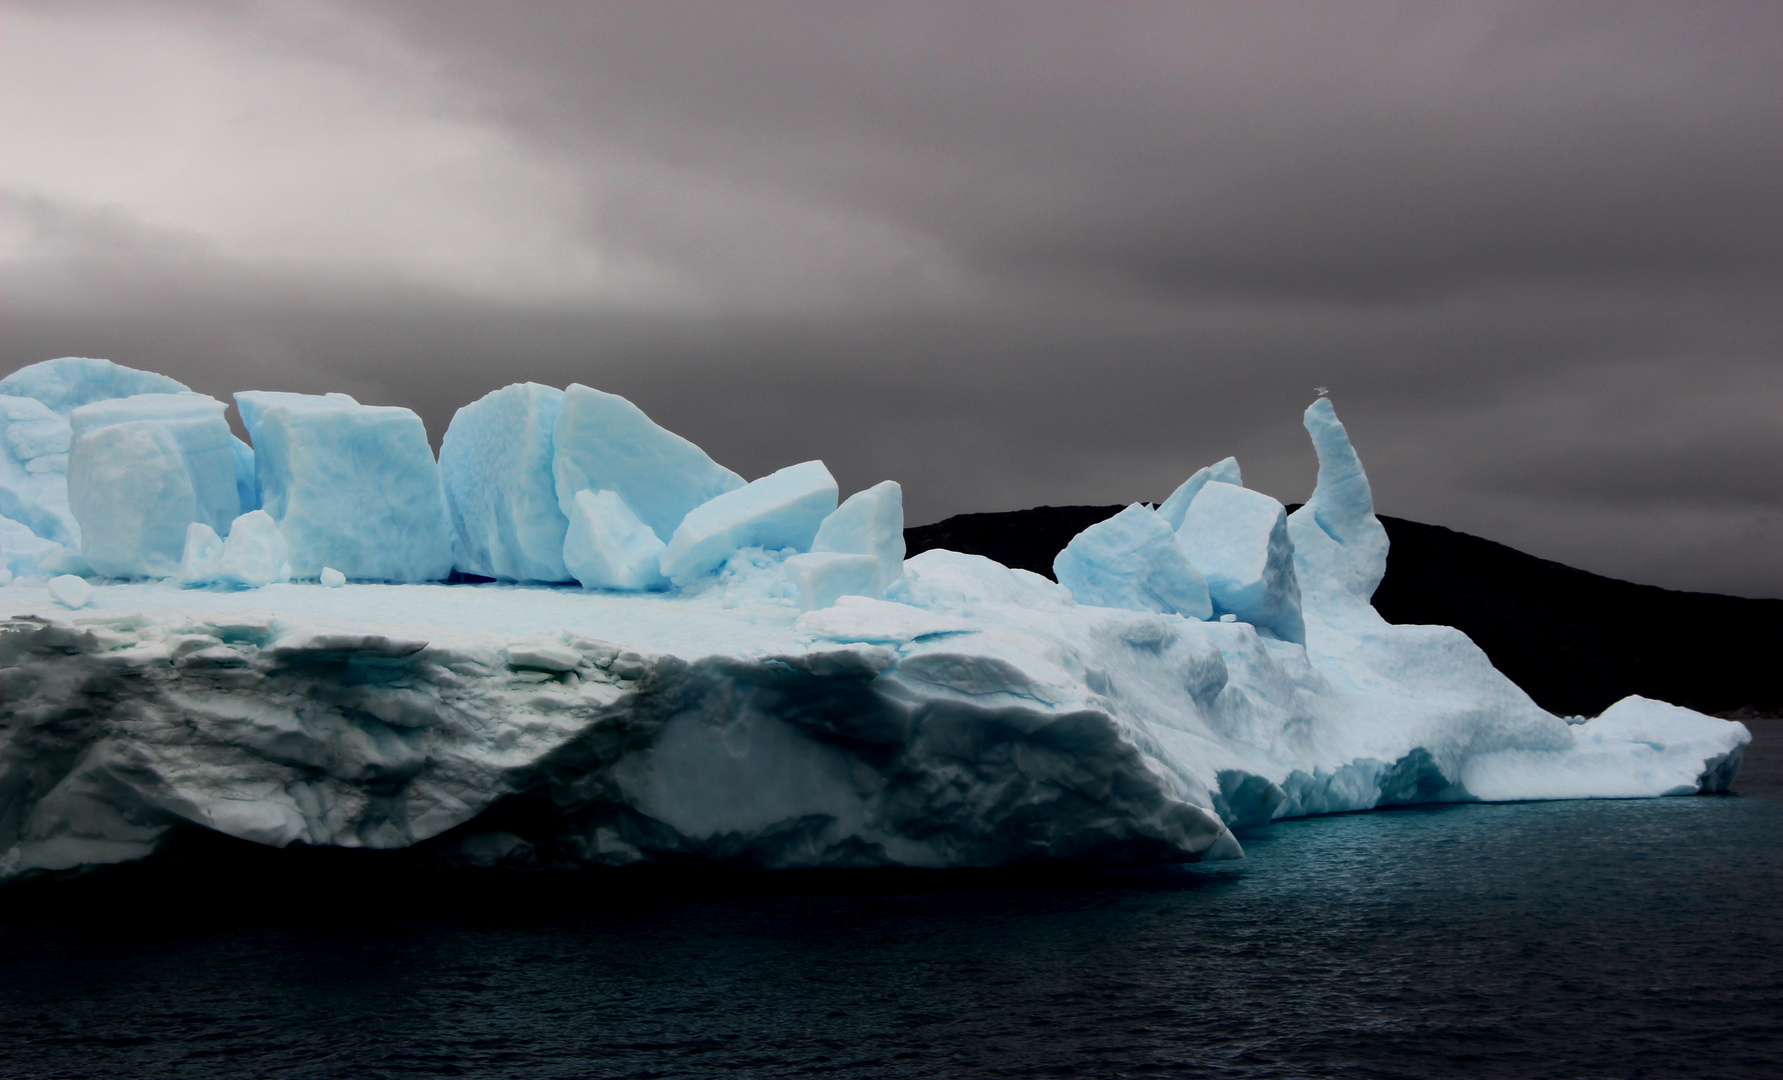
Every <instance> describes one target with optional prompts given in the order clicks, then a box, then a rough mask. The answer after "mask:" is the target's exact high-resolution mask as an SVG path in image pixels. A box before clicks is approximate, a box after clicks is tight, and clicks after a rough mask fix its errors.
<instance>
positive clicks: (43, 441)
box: [0, 396, 80, 545]
mask: <svg viewBox="0 0 1783 1080" xmlns="http://www.w3.org/2000/svg"><path fill="white" fill-rule="evenodd" d="M72 434H73V432H72V429H71V428H70V427H69V425H68V420H67V418H66V417H64V416H62V415H60V414H58V413H56V412H55V411H54V410H52V409H51V408H50V407H49V406H48V405H45V404H44V403H43V402H41V401H38V400H36V399H34V398H28V397H12V396H0V515H4V516H6V517H9V518H11V519H13V520H14V521H17V522H18V523H19V524H21V525H23V526H25V527H26V528H28V529H30V530H31V532H32V533H34V534H35V535H37V536H39V537H41V538H43V539H45V540H51V541H54V542H56V543H58V544H69V545H78V544H79V543H80V526H79V525H78V524H76V523H75V520H74V514H73V513H72V512H71V511H70V510H69V509H68V443H69V440H70V438H71V437H72Z"/></svg>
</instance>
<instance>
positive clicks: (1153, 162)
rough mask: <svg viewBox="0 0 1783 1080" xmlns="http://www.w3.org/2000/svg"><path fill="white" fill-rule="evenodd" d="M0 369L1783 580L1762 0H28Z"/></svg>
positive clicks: (927, 498) (1774, 92)
mask: <svg viewBox="0 0 1783 1080" xmlns="http://www.w3.org/2000/svg"><path fill="white" fill-rule="evenodd" d="M0 11H4V15H3V16H0V17H3V18H4V19H5V24H6V32H5V34H4V37H3V39H0V40H3V44H0V50H4V64H3V67H0V71H4V75H3V76H0V78H4V81H5V83H6V84H7V86H6V93H5V94H4V95H3V96H0V237H4V238H5V243H4V245H0V297H3V298H4V299H3V301H0V302H3V303H4V305H5V322H4V327H5V329H4V333H3V334H0V370H10V369H12V368H14V367H17V366H20V365H22V364H25V363H30V362H32V361H35V360H40V359H45V358H47V357H51V356H59V355H65V354H88V355H100V356H108V357H110V358H112V359H115V360H117V361H119V362H121V363H127V364H132V365H134V366H139V367H148V368H153V369H155V370H160V371H165V372H167V373H168V374H171V375H174V376H175V377H178V378H180V379H182V380H184V381H186V382H188V383H189V384H191V385H193V386H195V387H197V388H199V389H202V390H205V391H207V392H211V393H217V394H226V393H227V392H229V391H232V390H236V389H245V388H269V389H297V390H324V389H343V390H347V391H349V392H351V393H354V394H355V395H358V396H360V397H361V399H362V400H368V401H376V402H388V403H396V404H404V405H408V406H410V407H413V408H415V409H417V410H418V411H420V412H421V413H422V415H423V417H424V418H425V419H426V420H427V422H428V426H429V429H430V430H431V431H432V432H433V433H434V435H435V437H436V438H437V437H438V435H439V433H440V432H441V431H443V430H444V427H445V425H446V423H447V421H448V420H449V419H450V417H451V414H452V411H453V410H454V409H455V408H456V407H457V406H459V405H461V404H463V403H465V402H467V401H469V400H471V399H473V398H475V397H477V396H479V395H480V394H482V393H485V392H487V391H488V390H491V389H494V388H495V387H498V386H500V385H502V384H504V383H507V382H511V381H515V380H518V379H535V380H538V381H545V382H554V383H557V384H559V385H561V384H562V383H565V382H568V381H571V380H578V381H582V382H587V383H591V384H593V385H597V386H601V387H603V388H605V389H609V390H613V391H615V392H618V393H622V394H626V395H627V396H630V397H632V398H633V399H634V400H636V401H638V402H639V404H641V405H642V406H643V407H644V408H645V409H646V410H647V411H649V412H650V413H651V414H652V415H653V416H655V417H657V418H658V419H659V420H661V421H662V422H663V423H665V424H667V425H668V426H670V427H671V428H674V429H675V430H678V431H681V432H683V433H684V434H686V435H688V436H689V437H691V438H693V439H695V440H696V441H698V442H700V443H701V444H702V445H704V446H706V447H707V448H708V449H709V450H711V452H712V453H713V454H714V455H715V456H716V457H718V458H719V459H720V460H723V461H725V462H726V463H727V464H729V465H731V466H732V467H734V468H736V469H738V470H739V471H741V472H743V473H745V474H748V475H758V474H761V473H764V472H766V471H769V470H770V469H773V468H776V467H778V466H781V465H785V464H788V463H790V462H793V461H797V460H802V459H805V458H809V457H817V456H821V457H823V458H824V459H825V460H826V461H828V462H830V464H831V466H832V468H833V469H834V470H835V471H836V473H837V475H838V477H839V478H840V479H841V480H842V482H843V484H844V486H848V487H862V486H865V485H867V484H869V483H871V482H873V481H876V480H878V479H881V478H884V477H893V478H896V479H899V480H901V481H903V482H904V484H905V489H906V494H907V500H908V505H909V509H910V514H911V520H912V521H923V520H933V519H935V518H938V517H941V516H945V515H947V514H951V513H957V512H962V511H969V510H991V509H1008V508H1015V507H1021V506H1027V505H1034V504H1037V503H1043V502H1051V503H1067V502H1115V501H1123V500H1130V499H1157V498H1160V497H1162V495H1163V494H1164V493H1166V492H1168V491H1169V490H1170V488H1171V487H1173V486H1174V485H1175V483H1176V482H1177V481H1179V480H1180V479H1181V478H1182V477H1183V476H1184V475H1186V474H1187V472H1188V471H1190V470H1191V469H1193V468H1194V467H1196V466H1198V465H1201V464H1205V463H1206V462H1208V461H1211V460H1214V459H1215V458H1218V457H1221V456H1224V455H1225V454H1227V453H1236V454H1238V455H1239V457H1240V458H1241V459H1242V460H1243V461H1244V463H1245V475H1246V479H1247V481H1249V482H1251V483H1252V484H1254V485H1256V486H1258V487H1260V488H1262V489H1264V490H1267V491H1269V492H1271V493H1272V494H1275V495H1277V496H1279V497H1281V498H1283V499H1286V500H1294V499H1299V498H1303V497H1304V496H1305V494H1306V492H1307V491H1308V490H1310V486H1311V481H1312V461H1311V454H1310V452H1309V451H1307V449H1306V448H1305V446H1304V436H1303V434H1302V433H1301V432H1300V431H1299V423H1298V421H1299V411H1300V409H1301V408H1302V407H1303V406H1304V404H1305V402H1306V400H1307V398H1308V397H1310V394H1311V389H1312V387H1313V386H1314V385H1326V386H1330V387H1332V388H1333V393H1334V396H1335V398H1336V399H1337V401H1338V404H1339V407H1340V409H1341V410H1342V412H1343V415H1344V418H1345V420H1346V422H1348V424H1349V426H1350V428H1351V431H1352V433H1353V434H1354V436H1355V438H1356V441H1357V444H1358V446H1359V448H1360V450H1361V451H1362V453H1363V455H1364V459H1365V461H1366V462H1367V463H1368V465H1369V468H1370V472H1371V476H1372V477H1373V479H1374V485H1375V489H1376V493H1377V497H1378V499H1379V501H1380V505H1381V508H1382V510H1383V511H1384V512H1387V513H1394V514H1400V515H1403V516H1407V517H1413V518H1418V519H1421V520H1426V521H1434V522H1438V523H1441V524H1447V525H1450V526H1453V527H1456V528H1461V529H1465V530H1468V531H1472V532H1477V533H1480V534H1483V535H1486V536H1490V537H1492V538H1494V539H1498V540H1502V541H1504V542H1506V543H1510V544H1513V545H1515V546H1519V547H1523V548H1525V549H1527V550H1532V551H1535V552H1537V553H1539V554H1542V555H1545V556H1548V557H1551V558H1556V559H1561V560H1563V561H1566V562H1570V563H1573V564H1575V565H1581V566H1585V567H1588V568H1591V569H1595V570H1599V571H1601V572H1606V573H1612V574H1617V575H1621V576H1628V577H1633V578H1636V579H1638V580H1645V581H1652V582H1655V583H1659V584H1666V585H1672V586H1677V587H1690V588H1704V589H1714V590H1721V591H1731V592H1739V593H1745V594H1750V595H1783V559H1779V557H1778V554H1777V553H1778V551H1779V550H1783V547H1780V544H1783V470H1780V469H1779V468H1778V463H1779V461H1780V453H1783V421H1780V420H1779V419H1778V406H1779V405H1780V404H1783V317H1780V316H1779V314H1778V312H1779V310H1780V307H1783V305H1779V303H1778V299H1779V297H1780V296H1783V291H1780V289H1779V286H1780V285H1783V200H1779V199H1778V198H1777V177H1779V176H1783V92H1780V91H1779V84H1778V82H1777V79H1776V75H1775V73H1776V71H1777V70H1779V69H1780V68H1783V14H1780V13H1779V9H1777V8H1776V7H1774V6H1771V5H1756V4H1729V5H1716V4H1690V5H1680V4H1663V5H1645V4H1638V3H1614V4H1584V3H1579V4H1564V5H1557V4H1494V3H1471V4H1458V5H1441V4H1435V5H1433V4H1383V3H1366V4H1356V3H1345V4H1329V5H1319V4H1279V5H1278V4H1252V5H1219V4H1207V5H1201V4H1175V5H1163V4H1140V5H1051V4H1043V3H1034V2H1025V3H1021V4H1009V5H997V4H935V5H924V4H897V5H857V6H832V5H814V4H722V5H695V4H675V5H650V4H628V5H594V4H551V3H545V2H531V3H525V4H492V3H487V2H476V3H452V2H445V0H436V2H433V3H429V4H427V5H413V4H398V3H391V4H378V3H372V4H353V5H344V4H343V5H331V4H189V5H187V4H181V5H174V4H167V5H152V6H146V5H123V4H98V3H87V4H83V3H75V4H54V5H48V4H18V5H8V6H5V7H4V8H0Z"/></svg>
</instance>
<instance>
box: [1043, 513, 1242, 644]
mask: <svg viewBox="0 0 1783 1080" xmlns="http://www.w3.org/2000/svg"><path fill="white" fill-rule="evenodd" d="M1052 565H1053V573H1054V574H1055V575H1056V576H1057V577H1058V579H1059V584H1061V585H1063V586H1065V587H1066V588H1067V589H1070V590H1071V595H1072V596H1073V597H1074V598H1076V600H1077V602H1078V603H1080V604H1092V605H1095V606H1097V607H1113V608H1127V609H1128V610H1131V611H1157V612H1162V613H1165V614H1176V615H1187V616H1189V617H1190V618H1194V619H1206V618H1209V617H1211V616H1212V615H1213V607H1212V605H1211V604H1210V603H1209V602H1208V594H1207V582H1205V581H1204V580H1202V577H1201V573H1200V571H1198V570H1197V569H1196V567H1195V565H1194V564H1193V563H1192V562H1191V561H1190V560H1189V558H1188V556H1187V555H1185V554H1184V553H1183V550H1182V548H1181V547H1180V546H1179V545H1178V544H1177V542H1176V534H1175V533H1174V532H1172V531H1171V529H1170V526H1169V525H1168V524H1166V523H1165V521H1164V519H1163V518H1162V517H1161V516H1159V514H1158V512H1157V511H1155V510H1152V509H1150V508H1148V507H1146V506H1143V505H1141V504H1139V503H1134V504H1133V505H1131V506H1129V507H1127V508H1126V509H1125V510H1122V511H1121V512H1120V513H1118V514H1116V515H1114V516H1113V517H1111V518H1108V519H1107V520H1105V521H1099V522H1097V523H1096V524H1094V525H1091V526H1090V527H1089V528H1087V529H1085V530H1084V531H1082V532H1080V533H1078V534H1077V535H1076V536H1074V537H1072V538H1071V542H1070V543H1069V544H1067V545H1066V546H1065V550H1063V551H1061V552H1059V554H1058V556H1057V557H1056V558H1055V559H1054V560H1053V564H1052Z"/></svg>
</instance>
